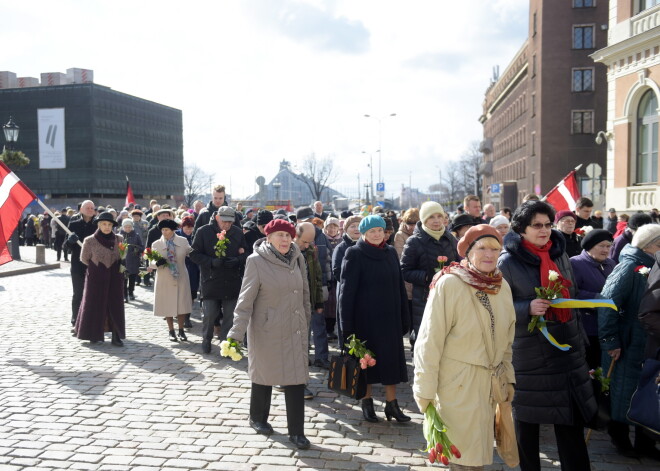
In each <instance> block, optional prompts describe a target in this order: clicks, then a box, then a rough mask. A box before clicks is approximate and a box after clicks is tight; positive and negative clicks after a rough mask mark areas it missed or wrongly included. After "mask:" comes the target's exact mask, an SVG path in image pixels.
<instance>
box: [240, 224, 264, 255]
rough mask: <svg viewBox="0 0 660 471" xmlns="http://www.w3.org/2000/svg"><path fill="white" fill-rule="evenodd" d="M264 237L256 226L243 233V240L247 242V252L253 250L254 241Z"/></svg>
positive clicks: (249, 252)
mask: <svg viewBox="0 0 660 471" xmlns="http://www.w3.org/2000/svg"><path fill="white" fill-rule="evenodd" d="M264 237H266V236H265V235H263V234H262V233H261V231H260V230H259V228H258V227H253V228H252V229H250V230H249V231H247V232H246V233H245V242H246V243H247V252H248V255H250V254H252V252H254V244H255V242H256V241H258V240H260V239H263V238H264Z"/></svg>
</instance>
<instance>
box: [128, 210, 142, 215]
mask: <svg viewBox="0 0 660 471" xmlns="http://www.w3.org/2000/svg"><path fill="white" fill-rule="evenodd" d="M143 214H144V213H143V212H142V211H140V210H139V209H134V210H133V211H131V216H142V215H143Z"/></svg>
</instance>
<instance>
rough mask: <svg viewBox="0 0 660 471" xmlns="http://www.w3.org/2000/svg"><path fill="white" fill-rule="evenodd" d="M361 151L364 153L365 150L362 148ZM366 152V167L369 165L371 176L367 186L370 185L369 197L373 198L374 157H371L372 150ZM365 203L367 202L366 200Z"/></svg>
mask: <svg viewBox="0 0 660 471" xmlns="http://www.w3.org/2000/svg"><path fill="white" fill-rule="evenodd" d="M378 152H380V151H378ZM362 153H363V154H365V155H366V154H367V151H366V150H363V151H362ZM368 154H369V164H368V167H369V172H371V178H370V180H369V186H370V187H371V197H372V198H373V196H374V159H373V153H372V152H369V153H368ZM366 185H367V184H366V183H365V186H366ZM368 199H369V194H368V193H367V200H368ZM367 204H369V202H368V201H367Z"/></svg>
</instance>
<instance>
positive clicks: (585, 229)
mask: <svg viewBox="0 0 660 471" xmlns="http://www.w3.org/2000/svg"><path fill="white" fill-rule="evenodd" d="M593 230H594V228H593V227H591V226H582V227H578V228H577V229H575V230H574V231H573V232H575V234H576V235H579V236H580V237H584V236H586V235H587V234H589V233H590V232H591V231H593Z"/></svg>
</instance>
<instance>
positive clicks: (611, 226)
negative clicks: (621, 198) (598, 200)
mask: <svg viewBox="0 0 660 471" xmlns="http://www.w3.org/2000/svg"><path fill="white" fill-rule="evenodd" d="M617 222H619V217H618V216H617V215H616V209H614V208H610V209H609V211H608V213H607V217H606V218H605V220H604V221H603V229H605V230H606V231H607V232H609V233H610V234H612V235H614V233H615V232H616V223H617Z"/></svg>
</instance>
